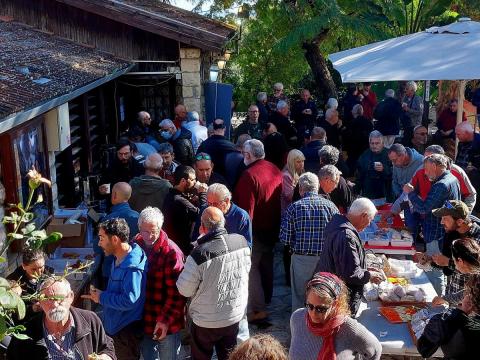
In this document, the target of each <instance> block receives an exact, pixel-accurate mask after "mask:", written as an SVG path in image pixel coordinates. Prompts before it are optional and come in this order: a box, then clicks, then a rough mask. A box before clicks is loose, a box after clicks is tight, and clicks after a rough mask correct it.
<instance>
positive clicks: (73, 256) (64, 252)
mask: <svg viewBox="0 0 480 360" xmlns="http://www.w3.org/2000/svg"><path fill="white" fill-rule="evenodd" d="M69 255H70V256H69ZM53 258H54V259H61V260H71V261H73V260H75V261H76V260H80V261H82V262H85V261H87V260H95V252H94V251H93V248H61V247H60V248H57V249H56V250H55V252H54V253H53ZM75 261H74V262H75ZM70 263H72V262H70Z"/></svg>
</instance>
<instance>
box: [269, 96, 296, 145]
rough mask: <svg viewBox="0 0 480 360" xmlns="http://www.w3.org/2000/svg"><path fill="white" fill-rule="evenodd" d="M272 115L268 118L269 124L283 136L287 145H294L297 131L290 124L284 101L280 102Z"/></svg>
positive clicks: (288, 110) (288, 108)
mask: <svg viewBox="0 0 480 360" xmlns="http://www.w3.org/2000/svg"><path fill="white" fill-rule="evenodd" d="M276 110H277V111H275V112H274V113H272V114H271V116H270V122H271V123H272V124H273V125H275V126H276V128H277V131H278V132H279V133H280V134H282V135H283V136H285V139H286V140H287V142H288V143H289V145H291V146H293V145H296V141H297V130H296V129H295V127H294V126H293V124H292V123H291V122H290V118H289V113H290V107H289V106H288V103H287V102H286V101H283V100H280V101H279V102H278V103H277V107H276Z"/></svg>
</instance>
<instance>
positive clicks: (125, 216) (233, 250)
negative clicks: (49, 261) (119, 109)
mask: <svg viewBox="0 0 480 360" xmlns="http://www.w3.org/2000/svg"><path fill="white" fill-rule="evenodd" d="M273 88H274V92H273V94H272V95H271V96H268V95H267V94H266V93H259V94H258V96H257V101H256V103H255V104H252V105H251V106H250V107H249V109H248V114H247V118H246V119H245V121H244V122H243V123H242V124H240V125H239V126H238V127H237V128H236V129H234V130H233V133H232V139H233V140H234V142H232V141H231V140H230V139H229V138H227V137H226V135H225V134H226V131H227V126H228V124H226V122H225V121H224V120H223V119H220V118H218V119H215V120H214V121H213V122H212V123H211V124H210V126H209V127H208V128H207V127H206V126H205V124H204V123H203V121H202V119H200V117H199V115H198V113H196V112H188V111H187V109H186V108H185V106H183V105H178V106H177V107H176V108H175V118H174V119H173V120H170V119H163V120H162V121H160V122H158V123H157V124H154V122H153V121H152V119H151V118H150V115H149V114H148V113H147V112H145V111H142V112H140V113H139V114H138V119H137V121H136V122H135V123H134V124H132V126H131V127H130V130H129V132H128V134H127V135H128V137H127V138H122V139H120V140H119V141H118V143H117V146H116V157H115V158H114V159H113V161H112V162H111V163H110V166H109V168H108V169H107V170H106V171H105V173H104V174H102V179H101V182H100V186H99V189H98V190H99V194H100V196H103V197H105V198H108V201H109V209H108V212H107V214H106V215H105V216H104V217H103V218H102V220H101V222H100V223H99V224H98V228H97V230H98V239H97V240H96V241H95V242H94V249H95V251H96V252H97V253H98V254H99V255H101V257H102V266H101V274H100V276H99V279H98V280H97V281H96V283H95V286H91V288H90V290H89V293H88V294H87V295H83V298H85V299H89V300H91V301H92V302H93V303H95V304H97V311H98V313H99V314H100V318H101V320H100V319H99V318H98V317H97V316H96V315H95V314H93V313H92V312H90V311H87V310H80V309H77V308H75V307H72V306H71V305H72V300H73V295H72V292H71V289H70V286H69V284H68V281H66V280H64V279H63V280H60V281H55V280H54V279H53V278H52V277H47V279H46V280H45V281H44V282H42V283H41V285H40V286H39V287H37V289H38V291H40V292H41V293H42V294H44V295H45V297H44V298H43V299H42V300H41V301H40V303H39V304H38V303H36V302H34V303H32V304H29V310H28V318H27V319H26V320H25V322H26V323H28V324H29V325H27V333H28V334H29V335H30V339H28V340H25V341H24V342H23V343H21V344H20V343H19V341H20V340H16V339H14V340H13V341H12V343H11V345H10V347H9V354H10V357H11V358H12V359H17V358H18V359H20V358H22V359H24V358H26V357H28V356H29V355H30V356H31V354H33V353H34V352H36V354H37V356H33V357H34V358H38V359H40V358H42V359H43V358H45V359H47V358H51V359H57V358H58V359H60V358H61V359H65V358H68V359H78V358H84V359H87V358H88V355H91V354H93V353H95V354H96V355H98V356H99V357H98V358H99V359H115V358H117V359H128V360H130V359H135V360H137V359H139V358H140V356H143V358H144V359H145V360H149V359H175V358H177V356H178V354H179V352H180V348H181V346H182V340H183V342H188V343H189V344H190V346H191V355H192V358H193V359H198V360H203V359H211V358H212V356H213V353H214V352H215V353H216V356H217V358H218V359H220V360H224V359H233V360H235V359H280V360H282V359H286V358H290V359H302V360H303V359H317V358H318V359H334V358H337V359H354V358H356V356H357V355H358V354H360V355H361V356H362V357H363V358H364V359H379V358H380V356H381V352H382V348H381V345H380V343H379V340H378V339H377V337H376V336H375V335H373V334H372V333H370V332H369V331H368V330H367V329H366V328H365V327H364V326H363V325H362V324H360V323H359V322H358V321H356V320H355V314H356V313H357V311H358V307H359V304H360V301H361V297H362V295H363V288H364V285H365V284H367V283H368V282H374V283H379V282H381V281H384V280H385V274H383V273H382V271H379V270H375V269H371V268H367V264H366V258H365V250H364V248H363V243H362V241H361V240H360V235H359V233H360V232H361V231H362V230H363V229H365V228H366V227H367V226H368V225H369V224H370V223H371V221H372V220H373V219H374V217H375V216H376V215H377V208H376V207H375V205H374V203H373V202H372V200H373V199H379V198H385V201H389V202H392V203H393V205H392V208H391V211H390V213H388V214H385V215H384V216H385V217H387V218H388V217H391V216H394V215H397V214H399V213H400V212H402V211H403V212H404V217H405V222H406V225H407V227H408V228H409V229H410V231H411V232H412V233H413V234H414V236H415V240H416V242H417V245H419V246H420V244H423V245H424V248H425V250H424V251H422V252H419V253H418V254H416V256H415V259H414V260H415V261H417V262H418V264H419V266H421V267H423V268H425V269H426V270H427V275H428V277H429V279H430V280H431V282H432V284H433V286H434V288H435V290H436V291H437V293H438V297H436V298H435V299H434V304H436V305H441V304H447V305H448V306H449V310H448V312H446V313H445V314H443V315H442V316H439V317H435V318H434V319H433V320H432V321H431V322H430V323H429V324H428V326H427V329H426V330H425V333H424V335H423V336H422V337H421V338H420V339H419V341H418V350H419V352H420V353H421V354H422V356H425V357H426V356H430V355H431V354H433V353H434V352H435V351H436V350H437V348H438V347H442V349H443V351H444V355H445V357H447V358H450V357H454V358H462V356H467V355H468V354H470V355H471V354H473V351H474V348H475V341H476V340H478V339H480V331H479V329H480V318H479V315H478V314H480V303H479V299H480V280H479V279H480V278H479V277H478V276H477V275H478V273H479V271H480V245H479V244H480V219H478V218H477V217H475V216H474V214H475V211H476V190H475V189H476V188H477V185H476V184H478V179H479V178H480V175H479V170H480V135H478V134H477V133H475V131H474V127H473V126H472V124H471V123H469V122H468V121H465V122H462V123H461V124H459V125H456V124H455V122H452V120H451V119H452V118H453V115H452V114H453V113H455V112H456V110H455V107H454V106H453V105H454V104H455V103H454V102H453V101H452V102H451V106H450V109H449V110H448V111H450V112H451V113H452V114H449V113H446V114H443V113H442V114H441V115H440V118H439V126H438V128H439V135H438V136H437V135H435V136H432V139H431V140H434V138H437V137H440V138H441V139H440V140H442V145H444V144H445V148H444V147H443V146H441V145H439V144H431V143H430V142H429V140H430V139H429V136H428V130H427V128H426V127H424V126H423V125H422V114H423V101H422V99H421V98H420V97H419V96H418V95H416V94H415V92H416V84H415V83H414V82H408V83H407V86H406V91H405V94H404V96H402V98H401V99H400V100H398V99H397V98H396V97H395V92H394V91H393V90H391V89H389V90H387V91H386V93H385V98H384V99H383V100H382V101H380V102H378V100H377V96H376V94H375V92H374V91H373V89H372V84H370V83H365V84H361V85H360V86H352V87H351V88H349V89H348V91H347V94H346V95H345V98H344V99H342V100H341V101H340V102H339V101H338V100H337V99H333V98H332V99H329V101H328V102H327V105H326V109H325V112H324V115H321V112H319V111H318V109H317V106H316V104H315V102H314V101H313V100H312V99H311V95H310V92H309V90H307V89H302V91H301V92H300V96H299V99H298V100H297V101H295V102H294V101H293V100H291V99H289V98H288V97H287V96H286V95H285V94H284V93H283V86H282V84H280V83H277V84H275V85H274V87H273ZM339 103H340V105H339ZM452 134H453V135H452ZM455 137H456V138H458V141H459V142H460V144H459V148H458V154H457V156H456V158H455V159H452V158H451V157H449V156H448V153H447V152H446V150H447V147H448V146H451V142H450V141H447V140H451V139H455ZM444 140H445V141H444ZM278 242H280V243H281V244H283V246H284V252H283V262H284V266H285V273H286V280H287V283H288V284H289V285H290V286H291V290H292V302H291V304H292V316H291V321H290V326H291V335H292V337H291V344H290V347H289V350H288V352H289V354H288V355H287V353H286V350H285V349H284V348H283V347H282V346H281V345H280V344H279V343H278V341H276V340H275V339H273V338H271V337H269V336H264V335H260V336H254V337H251V338H250V336H249V327H248V325H249V323H253V324H255V323H256V324H261V323H262V322H265V321H266V320H268V317H269V313H268V311H267V306H268V304H270V302H271V300H272V296H273V277H274V276H273V275H274V274H273V258H274V248H275V247H276V245H277V243H278ZM44 267H45V262H44V256H43V254H41V253H38V252H37V253H33V254H32V253H29V252H26V253H25V254H24V262H23V265H22V267H21V268H19V269H18V271H17V272H16V273H14V274H13V275H12V277H11V279H12V280H19V279H21V278H22V277H23V278H24V279H27V280H28V281H27V282H26V283H25V284H26V285H27V286H26V287H24V288H23V289H22V291H27V292H28V291H30V292H31V291H32V289H31V288H33V287H34V285H32V284H35V279H37V277H34V276H33V275H32V274H34V273H36V274H38V273H43V272H44V271H45V273H48V271H47V270H44ZM447 277H448V281H447ZM30 282H32V284H30ZM29 284H30V285H29ZM51 296H53V297H57V298H54V299H51ZM42 313H44V314H45V316H43V315H42ZM183 329H187V330H188V331H186V332H187V333H188V336H185V333H184V332H183ZM453 335H455V336H453ZM452 342H455V343H452ZM237 344H239V345H238V346H237ZM459 344H462V345H459ZM40 353H41V354H42V355H41V356H40ZM452 354H453V355H452ZM451 355H452V356H451ZM463 358H465V357H463Z"/></svg>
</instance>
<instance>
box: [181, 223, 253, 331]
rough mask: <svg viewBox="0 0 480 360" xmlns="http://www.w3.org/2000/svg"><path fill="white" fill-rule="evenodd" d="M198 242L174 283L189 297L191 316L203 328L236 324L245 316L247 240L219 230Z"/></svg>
mask: <svg viewBox="0 0 480 360" xmlns="http://www.w3.org/2000/svg"><path fill="white" fill-rule="evenodd" d="M197 242H198V245H197V247H195V248H194V249H193V251H192V252H191V254H190V255H189V256H188V258H187V261H186V263H185V267H184V269H183V271H182V273H181V274H180V276H179V278H178V280H177V288H178V290H179V291H180V294H182V295H183V296H185V297H188V298H190V305H189V308H188V312H189V314H190V317H191V318H192V320H193V322H194V323H195V324H196V325H198V326H201V327H205V328H222V327H226V326H230V325H233V324H236V323H238V322H239V321H240V320H241V319H242V317H243V316H244V315H245V310H246V308H247V301H248V274H249V272H250V266H251V260H250V248H249V246H248V243H247V240H246V239H245V238H244V237H243V236H242V235H238V234H227V231H226V230H225V229H223V228H221V229H218V230H215V231H211V232H209V233H208V234H206V235H204V236H203V237H201V238H199V239H198V240H197Z"/></svg>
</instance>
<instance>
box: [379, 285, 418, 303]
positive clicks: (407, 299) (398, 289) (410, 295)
mask: <svg viewBox="0 0 480 360" xmlns="http://www.w3.org/2000/svg"><path fill="white" fill-rule="evenodd" d="M380 285H381V287H380V294H379V298H380V300H381V301H382V302H383V303H386V304H388V303H415V304H416V303H423V302H425V299H426V294H425V292H424V291H423V289H422V288H419V287H417V286H413V285H405V286H402V285H400V284H396V285H393V284H391V283H387V284H386V285H385V284H380Z"/></svg>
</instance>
